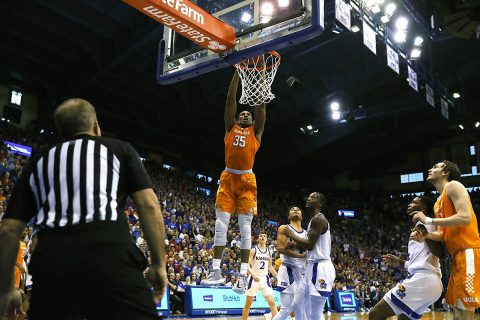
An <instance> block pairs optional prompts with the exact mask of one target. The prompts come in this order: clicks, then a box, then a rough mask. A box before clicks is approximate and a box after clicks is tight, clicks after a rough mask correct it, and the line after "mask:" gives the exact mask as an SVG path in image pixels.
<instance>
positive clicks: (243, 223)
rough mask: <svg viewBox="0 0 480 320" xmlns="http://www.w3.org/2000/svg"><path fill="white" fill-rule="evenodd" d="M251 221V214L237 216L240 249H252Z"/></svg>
mask: <svg viewBox="0 0 480 320" xmlns="http://www.w3.org/2000/svg"><path fill="white" fill-rule="evenodd" d="M252 220H253V214H251V213H249V214H239V215H238V226H239V227H240V236H241V241H240V249H242V250H250V249H252Z"/></svg>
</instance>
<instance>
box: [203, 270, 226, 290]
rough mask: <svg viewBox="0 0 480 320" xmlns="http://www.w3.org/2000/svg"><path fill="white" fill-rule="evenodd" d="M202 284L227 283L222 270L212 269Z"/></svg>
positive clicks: (215, 284)
mask: <svg viewBox="0 0 480 320" xmlns="http://www.w3.org/2000/svg"><path fill="white" fill-rule="evenodd" d="M200 284H202V285H205V286H218V285H221V284H225V282H224V280H223V277H222V274H221V272H220V270H212V271H211V272H210V273H209V274H208V276H207V279H205V280H202V281H201V282H200Z"/></svg>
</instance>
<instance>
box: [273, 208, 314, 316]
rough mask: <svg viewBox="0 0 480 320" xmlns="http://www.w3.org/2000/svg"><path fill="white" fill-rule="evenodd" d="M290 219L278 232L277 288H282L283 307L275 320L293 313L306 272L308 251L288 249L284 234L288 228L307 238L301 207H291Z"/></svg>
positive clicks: (289, 210) (281, 300) (281, 302)
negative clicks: (296, 293) (299, 287)
mask: <svg viewBox="0 0 480 320" xmlns="http://www.w3.org/2000/svg"><path fill="white" fill-rule="evenodd" d="M288 221H289V224H286V225H282V226H280V227H279V228H278V232H277V249H278V252H279V253H280V259H281V261H282V264H281V265H280V268H279V269H278V281H277V290H281V293H280V304H281V309H280V312H279V313H277V315H276V316H275V317H274V318H273V320H284V319H286V318H287V317H288V316H289V315H290V314H291V312H292V305H293V298H294V294H295V291H296V290H297V286H298V284H299V283H300V282H301V280H302V278H303V274H304V273H305V257H306V253H305V252H301V251H300V250H292V249H287V248H286V244H287V240H288V238H287V237H286V236H285V235H284V234H283V232H284V230H285V229H286V228H288V229H291V230H292V231H294V232H295V233H296V234H297V235H298V236H299V237H301V238H304V239H306V238H307V232H306V231H305V230H304V229H302V210H301V209H300V208H299V207H291V208H289V209H288ZM302 251H303V250H302Z"/></svg>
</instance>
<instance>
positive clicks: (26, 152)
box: [3, 140, 32, 157]
mask: <svg viewBox="0 0 480 320" xmlns="http://www.w3.org/2000/svg"><path fill="white" fill-rule="evenodd" d="M3 142H4V143H5V144H6V145H7V147H8V149H9V150H10V152H11V153H15V154H21V155H22V156H27V157H30V156H31V155H32V147H29V146H24V145H22V144H18V143H14V142H11V141H6V140H5V141H3Z"/></svg>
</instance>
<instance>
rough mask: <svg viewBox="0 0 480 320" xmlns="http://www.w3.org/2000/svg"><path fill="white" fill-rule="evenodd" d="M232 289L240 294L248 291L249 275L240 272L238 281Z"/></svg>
mask: <svg viewBox="0 0 480 320" xmlns="http://www.w3.org/2000/svg"><path fill="white" fill-rule="evenodd" d="M232 290H233V291H235V292H236V293H238V294H244V293H245V291H247V276H246V275H243V274H240V275H239V276H238V279H237V283H235V285H234V286H233V287H232Z"/></svg>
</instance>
